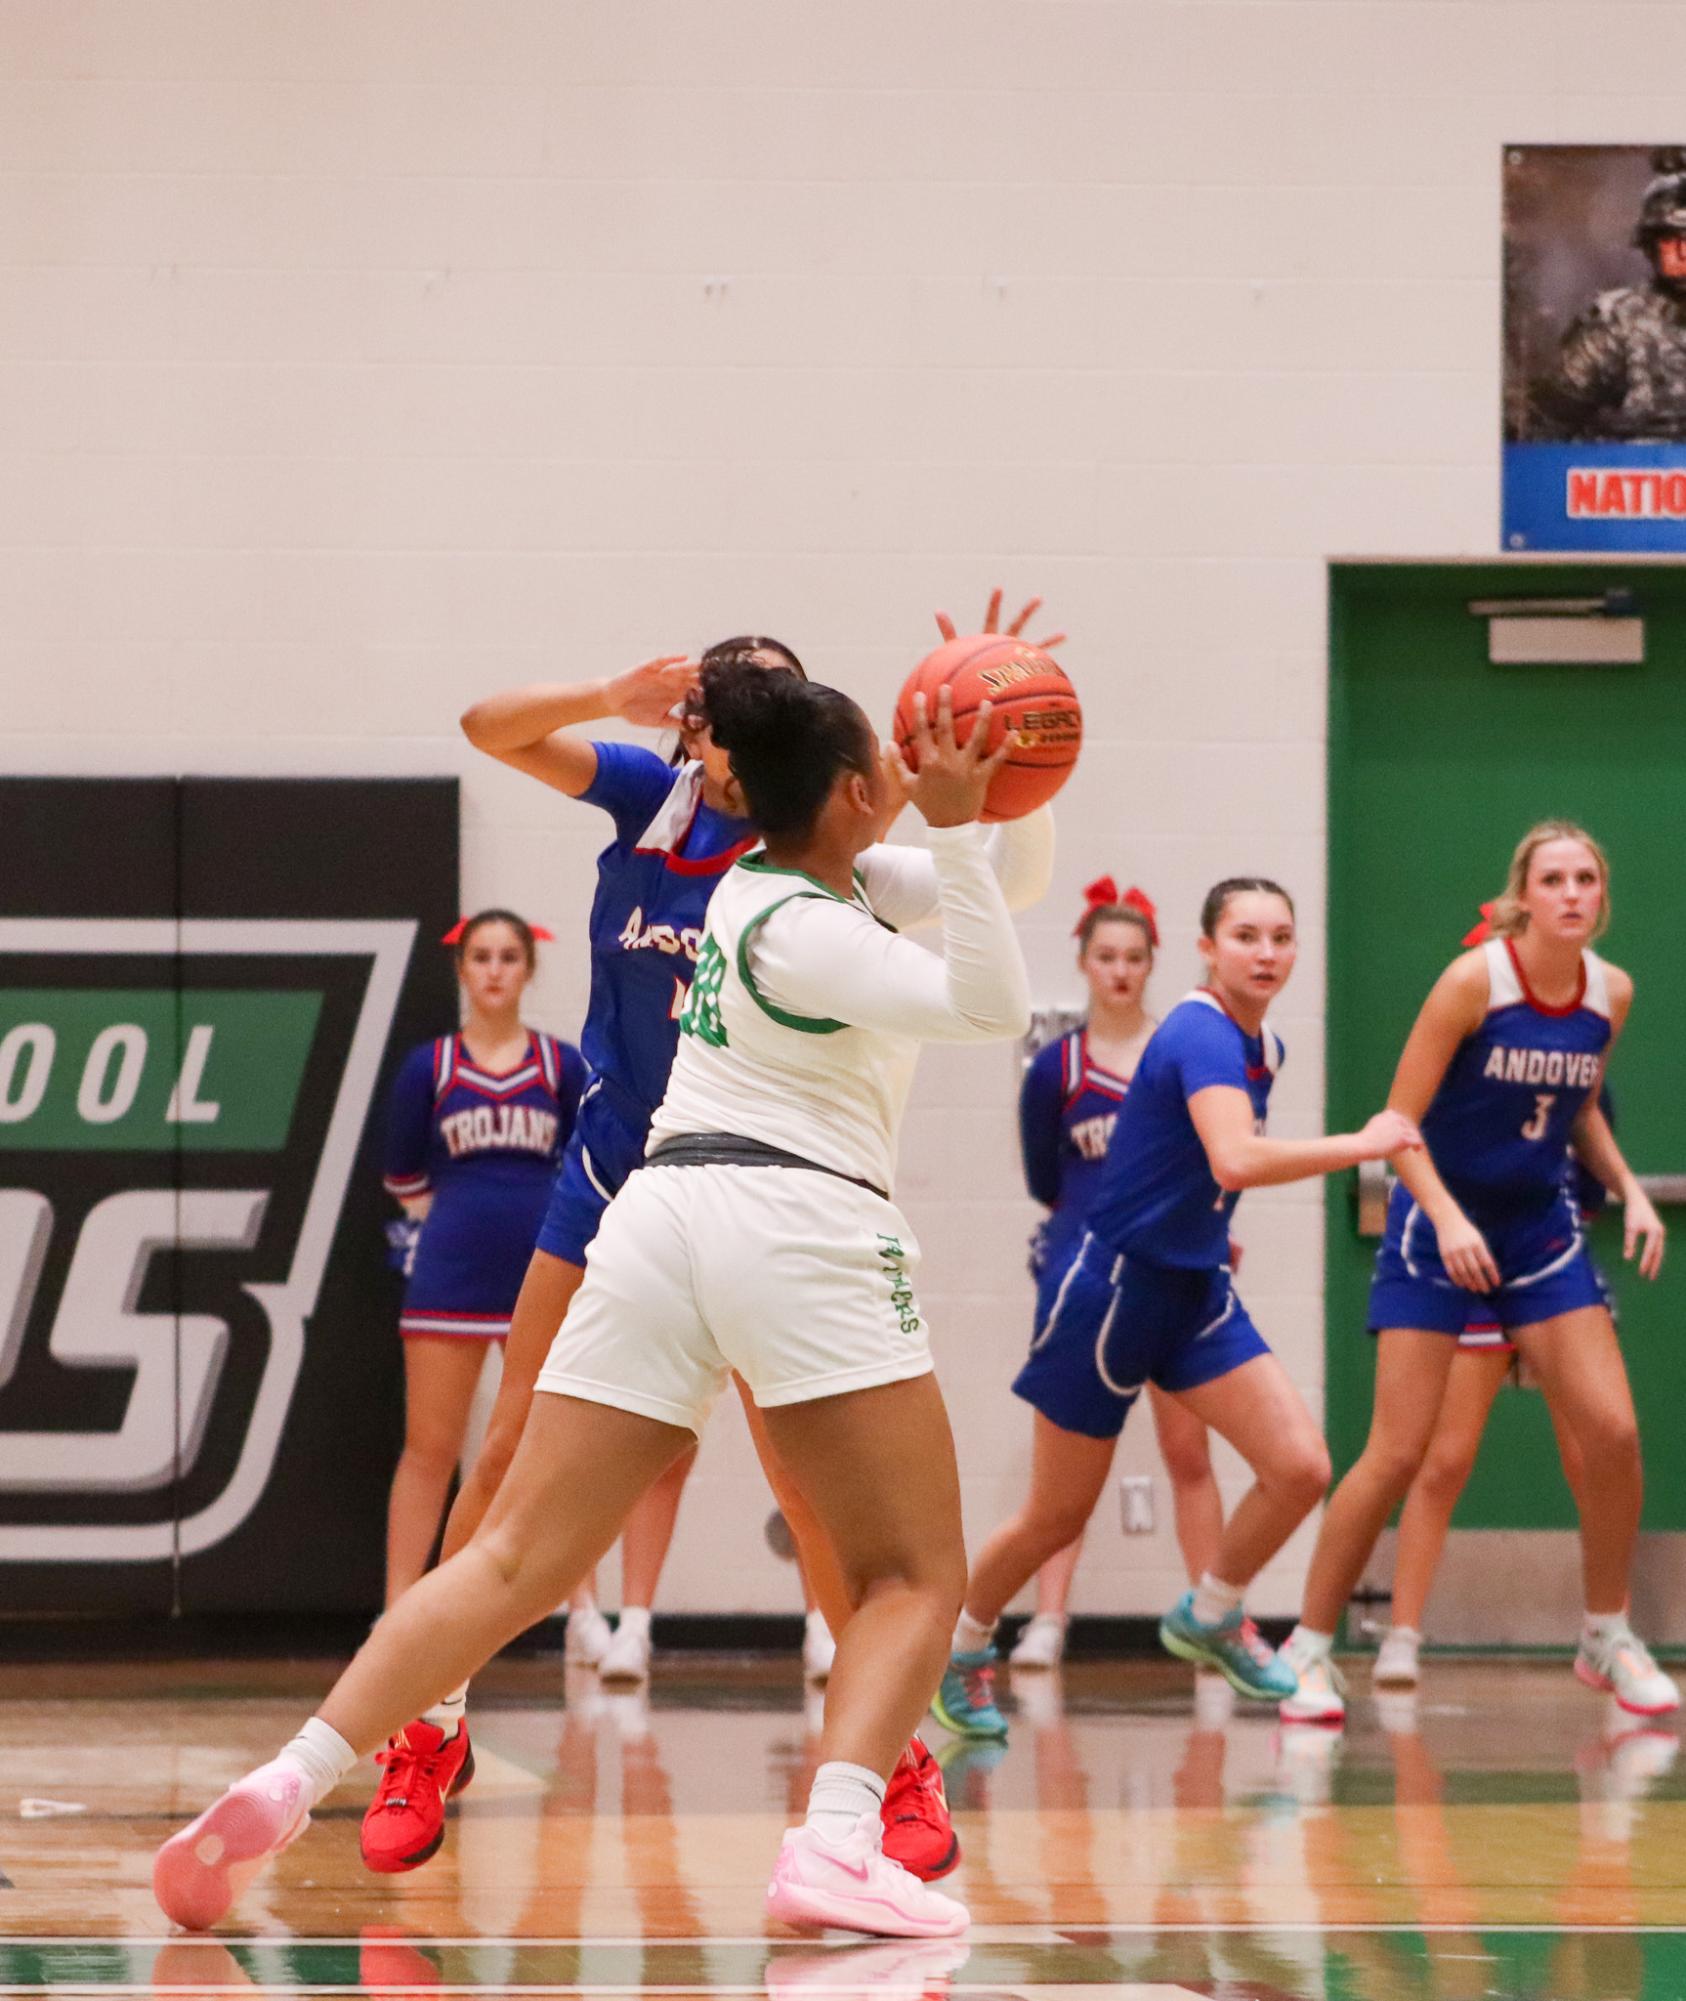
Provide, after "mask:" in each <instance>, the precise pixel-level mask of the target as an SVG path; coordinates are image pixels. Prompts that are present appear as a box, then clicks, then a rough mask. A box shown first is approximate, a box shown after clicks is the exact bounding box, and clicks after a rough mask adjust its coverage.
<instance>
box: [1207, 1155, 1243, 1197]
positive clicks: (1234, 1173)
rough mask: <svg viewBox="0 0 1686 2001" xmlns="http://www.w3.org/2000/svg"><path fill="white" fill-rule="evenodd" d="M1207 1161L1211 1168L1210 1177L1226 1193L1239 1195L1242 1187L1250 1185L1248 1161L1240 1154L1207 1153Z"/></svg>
mask: <svg viewBox="0 0 1686 2001" xmlns="http://www.w3.org/2000/svg"><path fill="white" fill-rule="evenodd" d="M1207 1161H1208V1164H1209V1165H1210V1167H1211V1169H1212V1179H1213V1180H1214V1181H1215V1182H1216V1183H1217V1184H1218V1186H1219V1187H1220V1188H1221V1189H1222V1190H1223V1192H1224V1193H1225V1194H1226V1195H1239V1194H1240V1193H1241V1191H1242V1189H1243V1188H1248V1187H1250V1186H1251V1185H1252V1176H1251V1174H1250V1173H1249V1172H1248V1163H1247V1161H1246V1159H1245V1158H1244V1156H1242V1155H1241V1154H1236V1153H1213V1154H1208V1155H1207Z"/></svg>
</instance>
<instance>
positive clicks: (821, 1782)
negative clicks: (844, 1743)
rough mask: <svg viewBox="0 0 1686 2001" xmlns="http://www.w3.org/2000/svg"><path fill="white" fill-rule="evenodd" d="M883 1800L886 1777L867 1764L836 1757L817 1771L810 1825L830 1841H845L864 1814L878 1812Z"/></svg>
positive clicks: (809, 1808) (812, 1795)
mask: <svg viewBox="0 0 1686 2001" xmlns="http://www.w3.org/2000/svg"><path fill="white" fill-rule="evenodd" d="M883 1804H884V1781H883V1780H882V1779H881V1778H880V1777H879V1776H878V1774H877V1773H876V1772H869V1771H868V1770H867V1768H866V1767H865V1765H845V1764H843V1763H841V1762H839V1761H837V1760H834V1761H833V1762H832V1763H830V1764H828V1765H821V1767H820V1768H819V1770H818V1771H817V1772H816V1773H815V1774H814V1786H813V1791H812V1792H810V1793H809V1795H808V1825H809V1826H810V1827H811V1828H813V1829H814V1830H815V1832H816V1833H818V1834H823V1835H824V1836H825V1838H826V1840H827V1841H845V1840H847V1839H848V1837H849V1836H850V1835H851V1834H853V1833H854V1831H855V1829H856V1827H857V1826H858V1825H859V1823H860V1821H861V1818H862V1816H863V1815H865V1814H869V1813H870V1814H874V1815H876V1814H877V1813H878V1811H879V1809H880V1808H881V1807H882V1806H883Z"/></svg>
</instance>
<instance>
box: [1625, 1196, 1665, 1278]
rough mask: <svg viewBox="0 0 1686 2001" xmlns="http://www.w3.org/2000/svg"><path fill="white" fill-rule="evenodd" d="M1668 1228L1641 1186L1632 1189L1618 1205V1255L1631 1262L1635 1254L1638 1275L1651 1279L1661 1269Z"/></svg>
mask: <svg viewBox="0 0 1686 2001" xmlns="http://www.w3.org/2000/svg"><path fill="white" fill-rule="evenodd" d="M1667 1241H1668V1231H1667V1229H1666V1228H1665V1227H1664V1225H1663V1219H1662V1217H1661V1216H1659V1215H1658V1214H1657V1212H1656V1209H1655V1208H1654V1207H1653V1205H1652V1202H1651V1198H1650V1196H1649V1195H1647V1194H1646V1193H1645V1191H1644V1189H1643V1188H1635V1189H1634V1191H1633V1193H1632V1194H1631V1195H1630V1196H1629V1197H1628V1198H1627V1201H1626V1202H1625V1203H1623V1205H1622V1257H1623V1258H1624V1259H1625V1260H1626V1262H1627V1263H1629V1264H1632V1262H1633V1254H1634V1252H1635V1251H1638V1253H1639V1275H1640V1277H1641V1278H1655V1277H1656V1275H1657V1274H1658V1272H1660V1271H1661V1270H1662V1268H1663V1247H1664V1245H1665V1244H1666V1243H1667Z"/></svg>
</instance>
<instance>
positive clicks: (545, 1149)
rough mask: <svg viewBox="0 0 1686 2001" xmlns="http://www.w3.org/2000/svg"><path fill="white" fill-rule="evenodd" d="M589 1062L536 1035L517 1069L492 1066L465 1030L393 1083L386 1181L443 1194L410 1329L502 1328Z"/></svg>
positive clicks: (411, 1292) (423, 1245)
mask: <svg viewBox="0 0 1686 2001" xmlns="http://www.w3.org/2000/svg"><path fill="white" fill-rule="evenodd" d="M584 1086H585V1064H584V1062H583V1061H582V1059H581V1057H580V1053H579V1051H578V1050H577V1049H575V1048H574V1047H573V1046H572V1045H571V1044H569V1043H566V1042H562V1041H559V1040H558V1039H557V1038H556V1037H555V1036H554V1035H544V1034H538V1033H533V1032H529V1034H528V1037H527V1049H526V1053H525V1055H524V1056H523V1057H522V1059H521V1061H520V1062H519V1063H517V1064H516V1065H515V1067H514V1068H513V1069H511V1070H507V1071H489V1070H482V1069H480V1068H479V1066H478V1065H477V1064H476V1063H475V1062H474V1059H473V1058H472V1057H471V1056H470V1055H469V1053H468V1050H467V1048H466V1047H465V1046H464V1043H463V1039H462V1037H461V1036H460V1035H446V1036H441V1037H440V1038H439V1040H438V1041H437V1042H424V1043H422V1044H421V1046H420V1047H419V1048H416V1049H412V1050H411V1052H410V1054H409V1055H408V1056H407V1057H406V1058H405V1060H404V1062H403V1064H402V1065H401V1067H400V1069H399V1071H398V1075H397V1077H396V1078H395V1079H394V1081H393V1087H392V1102H391V1113H390V1120H389V1125H388V1132H387V1157H386V1188H387V1192H388V1193H389V1194H391V1195H393V1196H395V1197H396V1198H397V1199H398V1200H400V1201H409V1200H412V1199H413V1198H415V1197H416V1196H420V1195H431V1196H432V1197H433V1203H432V1207H431V1208H430V1209H429V1211H428V1214H427V1220H426V1221H425V1222H424V1223H423V1225H422V1227H421V1234H420V1237H419V1239H418V1242H417V1245H416V1250H415V1257H414V1262H413V1265H412V1268H411V1271H410V1284H409V1287H408V1289H407V1291H406V1294H405V1301H404V1316H403V1319H402V1321H401V1323H400V1325H401V1327H402V1329H403V1331H404V1332H406V1333H412V1334H415V1333H427V1334H479V1333H492V1334H501V1333H502V1332H503V1331H504V1330H505V1328H506V1327H507V1324H508V1318H509V1310H510V1307H511V1306H512V1305H513V1304H514V1300H515V1295H516V1293H517V1292H518V1291H519V1289H520V1284H521V1278H522V1275H523V1274H524V1273H525V1271H526V1269H527V1260H528V1258H529V1257H530V1255H531V1253H532V1248H533V1238H534V1236H535V1235H536V1234H537V1231H538V1227H539V1223H540V1221H541V1219H542V1217H543V1215H544V1210H545V1203H546V1201H547V1200H548V1198H549V1193H550V1184H551V1181H552V1179H553V1178H554V1175H555V1172H556V1164H557V1162H558V1160H560V1158H561V1156H562V1149H563V1147H564V1146H565V1145H566V1144H567V1141H568V1135H569V1133H570V1132H571V1131H572V1130H573V1124H574V1115H575V1113H576V1111H577V1110H578V1108H579V1101H580V1093H581V1091H582V1090H583V1089H584Z"/></svg>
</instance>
